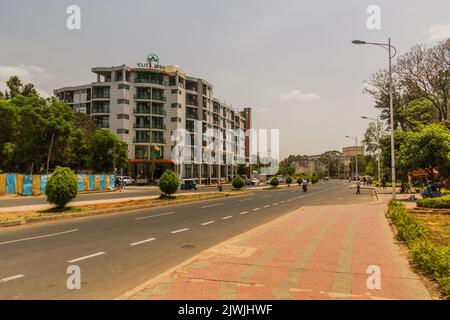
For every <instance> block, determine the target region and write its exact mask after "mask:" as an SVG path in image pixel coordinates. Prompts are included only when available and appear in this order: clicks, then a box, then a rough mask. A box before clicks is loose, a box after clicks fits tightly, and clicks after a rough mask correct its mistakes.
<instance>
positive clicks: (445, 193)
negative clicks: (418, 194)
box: [441, 189, 450, 196]
mask: <svg viewBox="0 0 450 320" xmlns="http://www.w3.org/2000/svg"><path fill="white" fill-rule="evenodd" d="M441 193H442V195H444V196H450V190H447V189H442V190H441Z"/></svg>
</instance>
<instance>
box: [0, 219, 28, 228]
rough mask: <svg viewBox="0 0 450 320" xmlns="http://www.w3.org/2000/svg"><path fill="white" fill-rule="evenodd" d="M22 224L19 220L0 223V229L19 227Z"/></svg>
mask: <svg viewBox="0 0 450 320" xmlns="http://www.w3.org/2000/svg"><path fill="white" fill-rule="evenodd" d="M23 223H24V221H23V220H21V219H14V220H6V221H0V228H7V227H15V226H20V225H21V224H23Z"/></svg>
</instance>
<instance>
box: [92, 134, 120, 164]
mask: <svg viewBox="0 0 450 320" xmlns="http://www.w3.org/2000/svg"><path fill="white" fill-rule="evenodd" d="M127 154H128V146H127V144H126V143H125V142H123V141H121V140H119V138H117V136H116V135H115V134H113V133H111V132H109V131H107V130H103V129H99V130H97V131H96V132H95V135H94V138H93V140H92V143H91V146H90V155H91V166H92V168H93V169H94V170H95V171H97V172H113V170H114V165H115V167H116V168H120V167H123V166H124V165H126V162H127Z"/></svg>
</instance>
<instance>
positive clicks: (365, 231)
mask: <svg viewBox="0 0 450 320" xmlns="http://www.w3.org/2000/svg"><path fill="white" fill-rule="evenodd" d="M385 210H386V204H385V203H382V202H378V203H370V204H355V205H345V206H317V207H304V208H301V209H298V210H296V211H294V212H292V213H289V214H287V215H284V216H282V217H280V218H278V219H276V220H274V221H272V222H270V223H268V224H266V225H263V226H261V227H258V228H256V229H253V230H251V231H249V232H247V233H244V234H242V235H240V236H238V237H236V238H233V239H231V240H228V241H226V242H224V243H222V244H221V245H218V246H215V247H213V248H211V249H209V250H206V251H204V252H202V253H201V254H199V255H198V256H196V257H194V258H192V259H190V260H189V261H187V262H185V263H184V264H183V265H181V266H178V267H176V268H174V269H172V270H169V271H168V272H166V273H165V274H163V275H160V276H158V277H156V278H155V279H152V280H150V281H149V282H148V283H146V284H143V285H142V286H140V287H139V288H137V289H136V290H133V291H131V292H128V293H126V294H125V295H124V296H122V297H121V298H127V299H430V298H431V297H430V294H429V293H428V291H427V290H426V288H425V286H424V285H423V284H422V282H421V281H420V279H419V277H418V276H417V275H415V274H414V273H413V272H412V271H411V270H410V268H409V265H408V261H407V258H406V256H405V254H404V253H403V252H402V251H401V249H400V247H399V246H398V245H397V244H396V242H395V239H394V235H393V232H392V230H391V228H390V226H389V224H388V221H387V219H386V218H385V215H384V211H385ZM369 266H378V267H379V268H380V271H381V273H380V275H381V277H380V285H381V288H380V289H368V287H367V280H368V277H369V274H368V273H367V269H368V267H369Z"/></svg>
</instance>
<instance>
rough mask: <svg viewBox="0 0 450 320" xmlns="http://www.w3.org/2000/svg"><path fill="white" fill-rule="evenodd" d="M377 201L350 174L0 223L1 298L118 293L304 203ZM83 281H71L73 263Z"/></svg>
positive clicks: (91, 296) (88, 296)
mask: <svg viewBox="0 0 450 320" xmlns="http://www.w3.org/2000/svg"><path fill="white" fill-rule="evenodd" d="M368 201H373V196H372V191H370V190H362V194H361V195H358V196H357V195H355V191H354V189H349V184H348V182H343V181H328V182H323V183H319V184H317V185H314V186H313V187H311V188H310V190H308V192H306V193H304V192H302V191H301V189H300V188H298V187H291V188H286V189H280V190H252V191H251V193H250V194H247V195H243V196H236V197H228V198H219V199H213V200H206V201H200V202H191V203H186V204H178V205H172V206H165V207H159V208H149V209H139V210H130V211H127V212H121V213H113V214H107V215H99V216H91V217H83V218H76V219H71V220H60V221H54V222H46V223H38V224H32V225H25V226H20V227H13V228H7V229H1V230H0V299H113V298H116V297H118V296H120V295H121V294H123V293H124V292H126V291H128V290H131V289H133V288H135V287H136V286H138V285H140V284H141V283H143V282H146V281H148V280H149V279H151V278H152V277H154V276H156V275H158V274H160V273H162V272H165V271H167V270H168V269H169V268H171V267H174V266H176V265H177V264H179V263H182V262H183V261H185V260H186V259H188V258H190V257H192V256H194V255H196V254H198V253H199V252H201V251H202V250H205V249H208V248H210V247H212V246H213V245H216V244H219V243H221V242H223V241H225V240H227V239H230V238H231V237H234V236H236V235H239V234H241V233H243V232H245V231H248V230H251V229H252V228H255V227H257V226H259V225H262V224H264V223H266V222H269V221H270V220H273V219H275V218H277V217H280V216H281V215H283V214H286V213H288V212H291V211H293V210H295V209H298V208H300V207H303V206H316V205H327V204H350V203H357V202H368ZM70 265H76V266H78V267H80V269H81V289H80V290H69V289H67V286H66V281H67V278H68V277H69V274H67V273H66V270H67V268H68V266H70Z"/></svg>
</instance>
